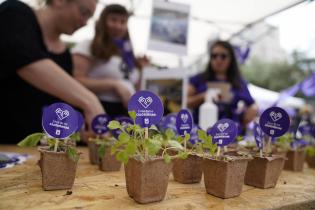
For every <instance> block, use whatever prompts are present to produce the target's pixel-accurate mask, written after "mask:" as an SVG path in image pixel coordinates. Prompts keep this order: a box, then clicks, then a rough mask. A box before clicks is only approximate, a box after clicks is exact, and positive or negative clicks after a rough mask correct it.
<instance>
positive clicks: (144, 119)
mask: <svg viewBox="0 0 315 210" xmlns="http://www.w3.org/2000/svg"><path fill="white" fill-rule="evenodd" d="M128 111H135V112H136V124H138V125H140V126H141V127H150V126H151V125H153V124H158V123H159V122H160V120H161V118H162V116H163V112H164V108H163V104H162V101H161V100H160V98H159V97H158V96H157V95H155V94H154V93H152V92H150V91H146V90H143V91H138V92H136V93H135V94H134V95H132V96H131V98H130V100H129V103H128Z"/></svg>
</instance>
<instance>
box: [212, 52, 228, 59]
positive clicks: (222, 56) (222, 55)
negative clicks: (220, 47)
mask: <svg viewBox="0 0 315 210" xmlns="http://www.w3.org/2000/svg"><path fill="white" fill-rule="evenodd" d="M228 56H229V55H228V54H225V53H211V59H217V58H220V59H221V60H225V59H227V58H228Z"/></svg>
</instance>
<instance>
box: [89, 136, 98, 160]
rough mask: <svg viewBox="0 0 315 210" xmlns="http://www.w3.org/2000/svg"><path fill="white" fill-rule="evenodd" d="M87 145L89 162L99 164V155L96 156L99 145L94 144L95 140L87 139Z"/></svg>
mask: <svg viewBox="0 0 315 210" xmlns="http://www.w3.org/2000/svg"><path fill="white" fill-rule="evenodd" d="M88 147H89V159H90V163H91V164H93V165H95V164H96V165H98V164H99V157H98V152H97V150H98V148H99V145H97V144H96V141H95V140H88Z"/></svg>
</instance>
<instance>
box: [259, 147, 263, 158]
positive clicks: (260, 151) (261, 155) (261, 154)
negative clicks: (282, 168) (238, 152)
mask: <svg viewBox="0 0 315 210" xmlns="http://www.w3.org/2000/svg"><path fill="white" fill-rule="evenodd" d="M259 153H260V157H261V158H262V157H263V153H262V149H260V150H259Z"/></svg>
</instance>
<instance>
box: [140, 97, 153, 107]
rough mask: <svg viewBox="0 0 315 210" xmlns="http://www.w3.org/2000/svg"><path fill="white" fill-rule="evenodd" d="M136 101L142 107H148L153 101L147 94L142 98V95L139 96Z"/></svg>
mask: <svg viewBox="0 0 315 210" xmlns="http://www.w3.org/2000/svg"><path fill="white" fill-rule="evenodd" d="M138 102H139V103H140V104H141V106H142V107H143V108H145V109H146V108H148V107H149V106H150V105H151V104H152V103H153V99H152V98H151V97H150V96H149V97H147V98H144V97H143V96H140V97H139V98H138Z"/></svg>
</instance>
